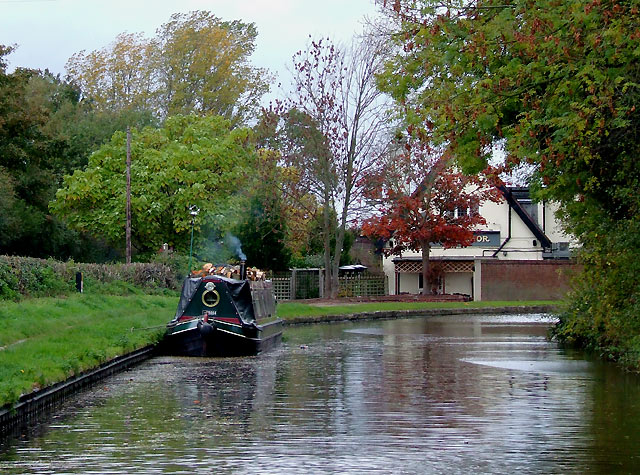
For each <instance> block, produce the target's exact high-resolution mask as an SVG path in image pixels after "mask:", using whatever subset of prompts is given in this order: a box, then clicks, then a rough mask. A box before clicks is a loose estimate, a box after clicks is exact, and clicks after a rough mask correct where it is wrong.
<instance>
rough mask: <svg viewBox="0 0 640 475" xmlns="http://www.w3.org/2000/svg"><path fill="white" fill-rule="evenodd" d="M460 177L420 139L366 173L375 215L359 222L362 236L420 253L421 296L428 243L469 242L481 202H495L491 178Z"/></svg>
mask: <svg viewBox="0 0 640 475" xmlns="http://www.w3.org/2000/svg"><path fill="white" fill-rule="evenodd" d="M489 173H491V170H487V174H485V175H479V174H478V175H465V174H463V173H462V172H460V171H458V170H456V168H455V167H454V166H453V164H452V163H451V159H448V158H447V157H446V156H444V155H441V154H439V153H438V152H437V151H436V150H432V149H431V148H430V147H428V146H426V145H425V144H422V143H420V142H415V143H414V144H408V145H407V147H406V150H405V151H404V152H399V153H397V154H395V155H391V156H390V157H389V158H388V160H387V161H385V162H384V163H383V165H382V166H380V167H379V168H378V169H377V170H375V172H372V173H371V174H370V175H369V176H368V177H367V183H368V190H369V191H368V196H369V198H370V199H371V200H372V201H373V202H374V203H375V204H376V206H375V208H376V213H375V214H374V215H373V216H372V217H369V218H367V219H366V220H365V221H364V223H363V226H362V232H363V233H364V235H365V236H368V237H370V238H372V239H375V240H378V239H383V240H385V241H388V242H392V243H393V245H392V246H391V247H389V248H388V249H387V250H386V252H387V253H388V254H399V253H400V252H402V251H404V250H408V249H410V250H414V251H420V252H421V253H422V276H423V281H424V282H425V285H424V286H423V288H422V293H423V294H424V295H426V294H428V293H430V288H429V286H428V285H426V284H427V283H428V282H429V281H430V278H429V277H430V271H431V269H430V263H429V254H430V252H431V246H432V245H433V244H439V245H442V246H443V247H444V248H451V247H457V246H469V245H471V243H472V242H473V239H474V235H473V231H474V229H475V228H476V227H477V226H479V225H483V224H486V221H485V219H484V218H483V217H482V216H481V215H480V214H479V212H478V210H479V207H480V205H481V204H482V203H483V202H484V201H486V200H492V201H499V200H500V197H499V194H498V190H497V188H496V187H495V186H492V183H493V182H494V180H495V178H493V177H492V176H490V175H488V174H489Z"/></svg>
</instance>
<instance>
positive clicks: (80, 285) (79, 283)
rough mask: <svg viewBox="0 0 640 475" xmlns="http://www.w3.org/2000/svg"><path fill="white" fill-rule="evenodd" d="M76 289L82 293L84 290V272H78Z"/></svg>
mask: <svg viewBox="0 0 640 475" xmlns="http://www.w3.org/2000/svg"><path fill="white" fill-rule="evenodd" d="M76 290H77V291H78V292H80V293H82V292H84V285H83V282H82V272H76Z"/></svg>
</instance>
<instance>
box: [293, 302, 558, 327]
mask: <svg viewBox="0 0 640 475" xmlns="http://www.w3.org/2000/svg"><path fill="white" fill-rule="evenodd" d="M556 310H557V307H556V306H555V305H510V306H507V307H472V308H429V309H424V308H422V309H413V310H378V311H375V312H361V313H351V314H336V315H315V316H306V317H293V318H288V319H287V320H285V321H284V326H295V325H307V324H312V323H332V322H348V321H366V320H391V319H396V318H410V317H424V316H435V315H480V314H494V315H495V314H505V315H509V314H519V313H552V312H554V311H556Z"/></svg>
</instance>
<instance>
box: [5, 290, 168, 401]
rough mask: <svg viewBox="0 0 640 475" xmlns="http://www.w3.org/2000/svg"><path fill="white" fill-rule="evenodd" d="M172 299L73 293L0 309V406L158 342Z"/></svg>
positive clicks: (26, 301)
mask: <svg viewBox="0 0 640 475" xmlns="http://www.w3.org/2000/svg"><path fill="white" fill-rule="evenodd" d="M176 302H177V299H176V297H175V296H158V295H154V296H150V295H135V296H114V295H89V294H82V295H79V294H75V295H72V296H69V297H67V298H40V299H27V300H24V301H22V302H20V303H14V302H9V303H7V302H3V303H2V304H1V305H0V406H2V405H4V404H7V403H13V402H16V401H17V400H18V398H19V397H20V395H22V394H26V393H30V392H32V391H33V390H36V389H39V388H42V387H45V386H48V385H51V384H54V383H57V382H59V381H63V380H65V379H66V378H68V377H70V376H73V375H75V374H78V373H81V372H83V371H86V370H88V369H91V368H95V367H96V366H98V365H100V364H101V363H103V362H105V361H108V360H110V359H113V358H115V357H116V356H119V355H123V354H126V353H129V352H131V351H134V350H136V349H139V348H142V347H144V346H146V345H149V344H152V343H155V342H157V341H158V340H159V339H160V338H161V337H162V334H163V333H164V328H165V325H166V323H167V322H168V321H169V320H170V319H171V318H172V317H173V313H174V311H175V307H176Z"/></svg>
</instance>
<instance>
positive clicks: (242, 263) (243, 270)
mask: <svg viewBox="0 0 640 475" xmlns="http://www.w3.org/2000/svg"><path fill="white" fill-rule="evenodd" d="M246 279H247V261H245V260H244V259H242V260H241V261H240V280H246Z"/></svg>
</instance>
